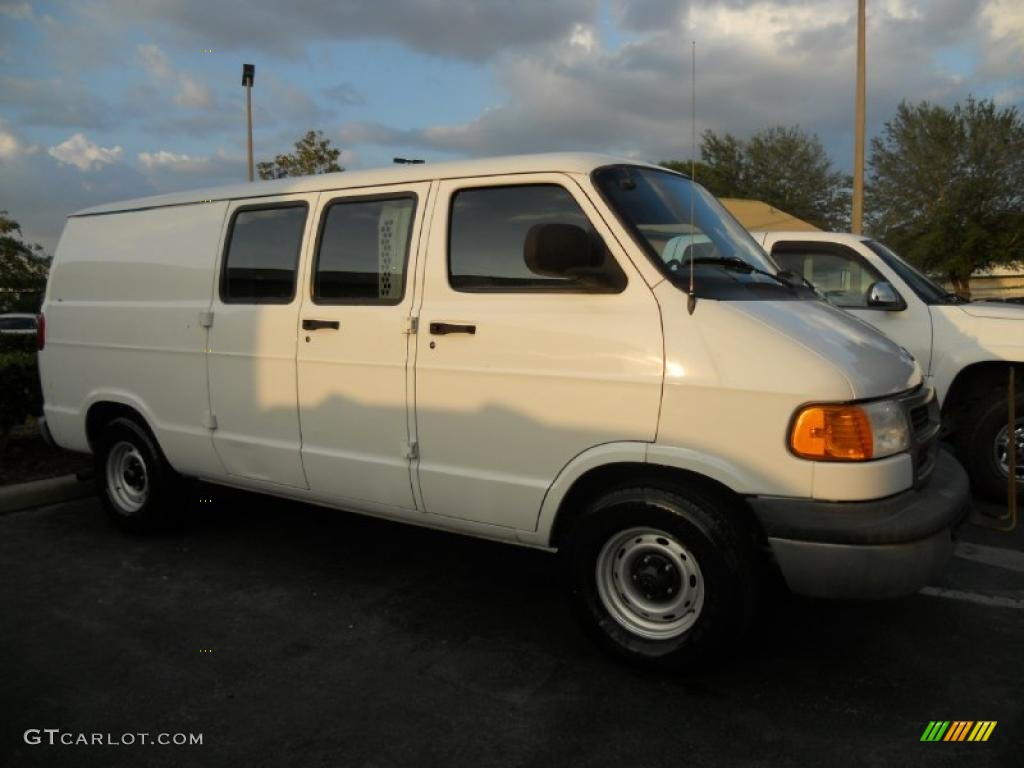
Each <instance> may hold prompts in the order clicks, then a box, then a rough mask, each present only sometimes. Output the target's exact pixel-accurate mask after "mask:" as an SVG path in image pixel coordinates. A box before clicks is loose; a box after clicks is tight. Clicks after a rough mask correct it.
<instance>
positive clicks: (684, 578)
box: [568, 488, 756, 667]
mask: <svg viewBox="0 0 1024 768" xmlns="http://www.w3.org/2000/svg"><path fill="white" fill-rule="evenodd" d="M568 548H569V558H570V568H571V574H572V580H573V591H574V594H575V596H576V598H577V607H578V609H579V612H580V615H581V618H582V619H583V621H584V623H585V624H586V625H587V627H588V629H590V630H591V631H592V632H594V633H595V634H596V635H597V637H598V639H599V641H600V642H601V643H602V644H603V645H604V646H605V647H606V648H607V649H609V650H611V651H612V652H613V653H615V654H617V655H619V656H621V657H625V658H627V659H630V660H632V661H639V662H642V663H647V664H655V665H659V666H670V667H685V666H690V665H691V664H693V663H695V662H697V661H698V660H700V659H701V658H703V657H705V656H707V655H708V653H709V652H711V651H714V650H716V649H719V648H721V647H722V646H723V644H724V643H725V642H726V641H728V640H730V639H733V638H735V637H736V636H737V635H738V634H739V632H740V631H741V630H742V629H743V628H744V627H745V626H746V624H747V622H748V621H749V618H750V615H751V613H752V609H753V605H754V597H755V583H756V579H755V578H754V568H755V558H754V554H753V551H752V547H751V546H750V543H749V540H748V537H747V536H745V535H744V532H743V531H742V530H741V529H740V527H739V526H738V525H737V523H736V521H734V520H733V519H731V518H730V517H729V516H728V515H727V513H726V510H725V509H723V508H722V503H721V502H720V501H718V500H717V499H714V498H713V497H711V496H709V495H705V494H702V493H700V492H698V491H697V490H691V489H686V488H680V489H677V490H667V489H657V488H628V489H624V490H619V491H615V492H612V493H609V494H607V495H605V496H603V497H601V498H600V499H598V500H597V501H596V502H595V503H594V504H592V505H591V507H590V508H589V509H588V510H587V512H586V513H585V514H584V515H583V516H582V517H581V519H580V520H579V522H578V523H577V524H576V526H575V527H574V529H573V531H572V533H571V535H570V541H569V547H568Z"/></svg>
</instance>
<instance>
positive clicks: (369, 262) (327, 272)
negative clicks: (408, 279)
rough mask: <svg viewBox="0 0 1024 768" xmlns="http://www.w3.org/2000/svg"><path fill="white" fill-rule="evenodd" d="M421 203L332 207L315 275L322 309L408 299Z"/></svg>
mask: <svg viewBox="0 0 1024 768" xmlns="http://www.w3.org/2000/svg"><path fill="white" fill-rule="evenodd" d="M415 209H416V198H415V197H414V196H411V195H406V196H402V197H390V198H375V199H365V198H364V199H361V200H338V201H332V202H331V203H329V204H328V206H327V208H326V209H325V211H324V214H323V217H322V218H321V223H320V237H319V245H318V246H317V253H316V265H315V267H314V271H313V301H314V302H315V303H317V304H398V303H399V302H401V301H402V297H403V296H404V295H405V269H406V264H407V262H408V258H409V235H410V233H411V232H412V221H413V213H414V211H415Z"/></svg>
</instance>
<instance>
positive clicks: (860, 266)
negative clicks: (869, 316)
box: [772, 242, 885, 309]
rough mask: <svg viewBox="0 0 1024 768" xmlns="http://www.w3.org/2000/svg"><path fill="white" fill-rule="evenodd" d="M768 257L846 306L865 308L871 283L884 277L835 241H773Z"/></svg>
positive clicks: (841, 305)
mask: <svg viewBox="0 0 1024 768" xmlns="http://www.w3.org/2000/svg"><path fill="white" fill-rule="evenodd" d="M772 258H773V259H775V261H776V262H778V264H779V266H781V267H782V268H783V269H788V270H789V271H790V272H795V273H796V274H798V275H800V276H801V277H804V278H806V279H807V280H809V281H810V282H811V283H812V284H813V285H814V287H815V288H817V289H818V290H819V291H820V292H821V293H822V294H824V296H825V297H826V298H827V299H828V300H829V301H830V302H831V303H833V304H835V305H836V306H837V307H843V308H846V309H857V308H860V309H866V308H867V306H868V289H869V288H870V287H871V284H872V283H876V282H878V281H879V280H885V278H884V277H882V275H880V274H879V273H878V271H877V270H876V269H875V268H874V267H872V266H871V265H870V264H868V262H867V261H866V260H865V259H864V258H863V257H862V256H860V254H858V253H857V252H856V251H854V250H852V249H850V248H847V247H846V246H843V245H838V244H832V243H816V242H786V243H776V244H775V245H774V246H773V247H772Z"/></svg>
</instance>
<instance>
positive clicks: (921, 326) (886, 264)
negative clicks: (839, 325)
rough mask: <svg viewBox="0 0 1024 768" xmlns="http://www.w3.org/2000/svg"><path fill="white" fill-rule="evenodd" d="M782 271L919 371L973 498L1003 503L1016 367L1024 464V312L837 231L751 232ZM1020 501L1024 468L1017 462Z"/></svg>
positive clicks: (869, 241)
mask: <svg viewBox="0 0 1024 768" xmlns="http://www.w3.org/2000/svg"><path fill="white" fill-rule="evenodd" d="M752 234H753V236H754V239H755V240H757V241H758V242H759V243H761V245H762V246H763V247H764V249H765V250H766V251H767V252H768V253H769V254H771V256H772V258H773V259H774V260H775V262H776V263H777V264H779V266H781V267H782V268H783V269H785V270H789V271H790V272H794V273H796V274H797V275H799V276H801V277H803V278H805V279H806V280H808V281H810V282H811V283H813V284H814V286H815V287H816V288H817V289H818V290H819V291H820V292H821V293H823V294H824V295H825V297H826V298H827V299H828V300H829V301H830V302H832V303H833V304H835V305H836V306H838V307H842V308H843V309H845V310H847V311H849V312H851V313H853V314H854V315H856V316H857V317H860V318H862V319H864V320H866V321H867V322H869V323H871V324H872V325H873V326H875V327H876V328H878V329H879V330H881V331H883V332H884V333H885V334H887V335H888V336H889V337H890V338H891V339H893V340H894V341H896V342H897V343H898V344H900V345H901V346H902V347H904V348H905V349H907V350H909V351H910V353H911V354H912V355H913V356H914V357H915V358H916V359H917V361H918V363H920V365H921V368H922V370H924V372H925V378H926V380H927V381H928V383H929V384H931V386H933V387H934V388H935V392H936V395H937V396H938V399H939V403H940V404H941V407H942V420H943V425H944V428H945V432H946V434H947V435H948V436H949V438H950V439H951V441H952V443H953V445H954V447H955V449H956V452H957V456H958V457H959V459H960V461H961V462H962V463H963V465H964V466H965V467H966V468H967V472H968V474H969V475H970V478H971V482H972V485H973V486H974V488H975V490H976V491H978V492H980V493H981V494H983V495H984V496H987V497H988V498H991V499H993V500H999V501H1002V500H1005V499H1006V496H1007V491H1008V489H1007V485H1008V472H1009V470H1008V459H1007V453H1008V448H1009V440H1010V436H1009V432H1010V430H1009V428H1008V423H1007V397H1008V389H1007V374H1008V371H1009V368H1010V367H1011V366H1015V367H1016V368H1017V371H1018V372H1017V377H1016V378H1017V381H1018V382H1019V385H1018V387H1017V396H1016V398H1015V402H1016V412H1017V418H1016V424H1015V427H1014V439H1015V441H1016V446H1017V456H1018V457H1022V456H1024V306H1021V305H1015V304H1008V303H1003V302H993V301H966V300H965V299H963V298H961V297H960V296H957V295H956V294H953V293H949V292H948V291H946V289H944V288H942V287H941V286H939V285H936V284H935V283H934V282H933V281H932V280H930V279H929V278H928V277H926V276H925V275H923V274H921V272H920V271H918V270H917V269H915V268H914V267H913V266H911V265H910V264H908V263H907V262H906V261H904V260H903V259H901V258H900V257H899V256H898V255H896V254H895V253H893V251H892V250H891V249H889V248H887V247H886V246H885V245H883V244H882V243H880V242H878V241H877V240H873V239H871V238H869V237H862V236H860V235H852V234H846V233H836V232H753V233H752ZM1017 485H1018V489H1019V490H1018V494H1019V493H1021V492H1022V491H1024V461H1022V460H1021V459H1020V458H1018V460H1017Z"/></svg>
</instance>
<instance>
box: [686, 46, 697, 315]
mask: <svg viewBox="0 0 1024 768" xmlns="http://www.w3.org/2000/svg"><path fill="white" fill-rule="evenodd" d="M696 183H697V41H696V40H691V41H690V292H689V294H688V295H687V297H686V311H687V312H689V313H690V314H691V315H692V314H693V310H695V309H696V308H697V292H696V290H695V289H694V284H693V258H694V256H695V255H696V251H694V246H695V245H696V243H695V240H694V235H695V228H696V225H695V224H694V222H693V198H694V196H695V195H696V194H697V188H696V187H695V186H694V185H695V184H696Z"/></svg>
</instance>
